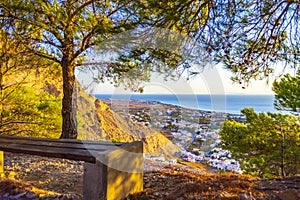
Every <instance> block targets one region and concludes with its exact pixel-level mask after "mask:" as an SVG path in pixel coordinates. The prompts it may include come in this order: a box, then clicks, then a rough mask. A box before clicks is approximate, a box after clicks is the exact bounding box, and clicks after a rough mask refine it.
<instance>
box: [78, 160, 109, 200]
mask: <svg viewBox="0 0 300 200" xmlns="http://www.w3.org/2000/svg"><path fill="white" fill-rule="evenodd" d="M106 195H107V166H106V165H104V164H102V163H101V162H99V161H97V162H96V163H95V164H94V163H88V162H86V163H84V175H83V200H105V199H107V196H106Z"/></svg>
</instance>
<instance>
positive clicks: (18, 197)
mask: <svg viewBox="0 0 300 200" xmlns="http://www.w3.org/2000/svg"><path fill="white" fill-rule="evenodd" d="M25 196H26V192H22V193H19V194H17V195H14V196H11V198H12V199H21V197H25Z"/></svg>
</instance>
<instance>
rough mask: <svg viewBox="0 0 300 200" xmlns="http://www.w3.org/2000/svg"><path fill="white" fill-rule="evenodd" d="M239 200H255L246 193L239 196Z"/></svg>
mask: <svg viewBox="0 0 300 200" xmlns="http://www.w3.org/2000/svg"><path fill="white" fill-rule="evenodd" d="M239 199H240V200H255V198H254V197H253V196H252V195H251V194H246V193H243V194H240V196H239Z"/></svg>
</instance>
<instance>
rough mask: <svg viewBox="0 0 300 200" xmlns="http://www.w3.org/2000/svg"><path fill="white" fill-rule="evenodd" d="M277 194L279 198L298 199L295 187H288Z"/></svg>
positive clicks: (286, 199)
mask: <svg viewBox="0 0 300 200" xmlns="http://www.w3.org/2000/svg"><path fill="white" fill-rule="evenodd" d="M277 196H278V197H279V198H280V199H281V200H299V199H300V194H299V193H298V192H297V190H295V189H288V190H284V191H281V192H278V194H277Z"/></svg>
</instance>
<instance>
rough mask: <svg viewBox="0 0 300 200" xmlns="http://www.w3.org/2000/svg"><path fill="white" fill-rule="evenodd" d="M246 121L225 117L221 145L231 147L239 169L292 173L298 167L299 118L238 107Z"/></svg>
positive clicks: (268, 174) (262, 174) (264, 173)
mask: <svg viewBox="0 0 300 200" xmlns="http://www.w3.org/2000/svg"><path fill="white" fill-rule="evenodd" d="M242 113H243V114H244V115H245V116H246V124H243V123H239V122H236V121H231V120H226V121H225V122H224V123H223V125H222V128H221V133H220V136H221V145H222V148H224V149H227V150H229V151H231V153H232V155H233V157H234V158H235V159H237V160H238V161H239V162H240V163H241V167H242V169H243V170H244V171H245V172H246V173H250V174H253V175H256V176H260V177H271V176H278V175H294V174H297V173H299V169H300V162H299V161H300V118H299V117H298V118H297V117H294V116H291V115H282V114H274V113H268V114H263V113H260V114H257V113H255V112H254V111H253V109H250V108H246V109H243V110H242Z"/></svg>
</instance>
